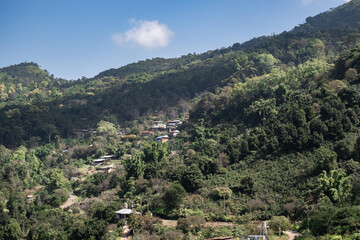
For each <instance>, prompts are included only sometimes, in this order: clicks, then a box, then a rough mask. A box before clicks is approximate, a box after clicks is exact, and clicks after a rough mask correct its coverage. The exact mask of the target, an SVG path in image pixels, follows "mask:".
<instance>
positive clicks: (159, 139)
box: [154, 135, 169, 143]
mask: <svg viewBox="0 0 360 240" xmlns="http://www.w3.org/2000/svg"><path fill="white" fill-rule="evenodd" d="M154 141H155V142H160V143H165V142H167V141H169V136H168V135H163V136H159V137H157V138H155V139H154Z"/></svg>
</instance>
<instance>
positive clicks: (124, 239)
mask: <svg viewBox="0 0 360 240" xmlns="http://www.w3.org/2000/svg"><path fill="white" fill-rule="evenodd" d="M129 235H130V229H129V227H128V225H125V226H124V231H123V235H122V237H121V238H120V239H121V240H128V239H131V237H130V236H129Z"/></svg>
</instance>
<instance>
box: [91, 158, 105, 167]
mask: <svg viewBox="0 0 360 240" xmlns="http://www.w3.org/2000/svg"><path fill="white" fill-rule="evenodd" d="M105 161H107V159H104V158H98V159H94V160H92V165H94V166H96V165H101V164H103V163H104V162H105Z"/></svg>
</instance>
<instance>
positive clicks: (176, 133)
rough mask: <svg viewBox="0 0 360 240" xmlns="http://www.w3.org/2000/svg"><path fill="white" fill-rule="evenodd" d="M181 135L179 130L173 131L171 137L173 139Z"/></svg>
mask: <svg viewBox="0 0 360 240" xmlns="http://www.w3.org/2000/svg"><path fill="white" fill-rule="evenodd" d="M179 134H180V131H179V130H173V131H171V132H170V136H171V137H176V136H177V135H179Z"/></svg>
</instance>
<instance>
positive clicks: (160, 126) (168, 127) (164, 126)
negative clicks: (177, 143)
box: [141, 120, 182, 143]
mask: <svg viewBox="0 0 360 240" xmlns="http://www.w3.org/2000/svg"><path fill="white" fill-rule="evenodd" d="M181 124H182V122H181V121H180V120H169V121H167V123H164V122H163V121H154V125H152V126H151V131H150V130H148V131H142V132H141V136H143V137H152V136H154V135H155V133H163V132H164V133H165V132H168V134H166V135H161V136H158V137H156V138H154V141H155V142H160V143H165V142H167V141H169V139H170V138H173V137H176V136H177V135H179V134H180V131H179V130H177V129H176V128H178V127H180V126H181Z"/></svg>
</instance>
